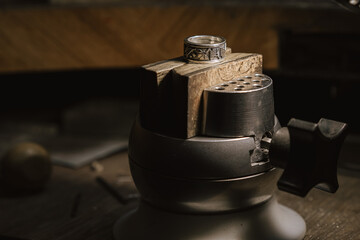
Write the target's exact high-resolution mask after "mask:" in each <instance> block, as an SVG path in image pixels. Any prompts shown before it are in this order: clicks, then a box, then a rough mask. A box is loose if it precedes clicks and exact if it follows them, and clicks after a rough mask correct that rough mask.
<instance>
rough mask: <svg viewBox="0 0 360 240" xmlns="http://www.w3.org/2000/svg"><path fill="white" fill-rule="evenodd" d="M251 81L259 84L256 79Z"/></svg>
mask: <svg viewBox="0 0 360 240" xmlns="http://www.w3.org/2000/svg"><path fill="white" fill-rule="evenodd" d="M252 81H253V82H255V83H258V82H260V80H258V79H253V80H252Z"/></svg>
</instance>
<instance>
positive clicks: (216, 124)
mask: <svg viewBox="0 0 360 240" xmlns="http://www.w3.org/2000/svg"><path fill="white" fill-rule="evenodd" d="M186 56H187V55H186V54H185V57H186ZM272 86H273V81H272V79H271V78H270V77H269V76H266V75H264V74H261V73H255V74H248V75H244V76H239V77H238V78H236V79H234V80H232V81H226V82H223V83H221V84H217V85H214V86H211V87H209V88H206V89H204V91H203V111H202V119H203V123H202V131H201V134H200V135H198V136H195V137H192V138H189V139H180V138H174V137H170V136H166V135H161V134H159V133H157V132H153V131H150V130H148V129H145V128H144V127H143V126H142V125H141V124H140V121H139V119H138V120H136V122H135V124H134V126H133V129H132V133H131V136H130V139H129V163H130V167H131V172H132V176H133V179H134V181H135V184H136V186H137V188H138V190H139V192H140V194H141V198H142V201H141V203H140V204H139V206H137V207H134V206H130V207H129V209H127V210H125V211H124V215H123V216H122V217H121V218H120V219H119V220H118V221H117V223H116V224H115V227H114V235H115V238H116V239H127V240H139V239H149V238H151V239H164V240H165V239H182V240H190V239H191V240H193V239H196V240H205V239H206V240H218V239H223V240H230V239H231V240H234V239H236V240H237V239H239V240H240V239H247V240H255V239H262V240H267V239H268V240H270V239H277V240H295V239H303V237H304V236H305V232H306V225H305V222H304V220H303V219H302V217H301V216H300V215H298V214H297V213H296V212H294V211H293V210H291V209H289V208H287V207H285V206H282V205H280V204H278V202H277V201H276V197H275V196H274V191H275V188H276V184H277V185H278V187H279V189H280V190H284V191H287V192H289V193H293V194H296V195H299V196H305V195H306V194H307V193H308V192H309V191H310V189H311V188H313V187H315V186H316V187H319V188H320V189H323V190H325V191H329V192H335V191H336V190H337V188H338V183H337V177H336V169H337V164H336V163H337V158H338V154H339V151H340V147H341V144H342V142H343V140H344V138H345V134H346V131H345V130H346V128H347V126H346V124H345V123H341V122H336V121H333V120H328V119H321V120H320V121H319V122H318V123H310V122H306V121H302V120H297V119H292V120H290V122H289V123H288V125H287V127H281V126H280V123H279V121H278V120H277V118H276V116H275V114H274V101H273V92H272ZM143 90H145V89H143ZM280 168H283V169H284V171H282V170H280ZM279 179H280V180H279Z"/></svg>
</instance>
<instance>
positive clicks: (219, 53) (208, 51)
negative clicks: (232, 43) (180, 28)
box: [184, 35, 226, 63]
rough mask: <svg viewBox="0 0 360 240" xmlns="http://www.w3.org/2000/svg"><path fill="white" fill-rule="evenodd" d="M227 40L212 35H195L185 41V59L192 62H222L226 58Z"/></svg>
mask: <svg viewBox="0 0 360 240" xmlns="http://www.w3.org/2000/svg"><path fill="white" fill-rule="evenodd" d="M225 52H226V40H225V38H223V37H218V36H211V35H195V36H191V37H187V38H185V39H184V58H185V59H187V60H188V61H190V62H197V63H212V62H220V61H221V60H222V59H223V58H224V57H225Z"/></svg>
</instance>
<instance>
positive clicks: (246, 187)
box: [130, 159, 281, 213]
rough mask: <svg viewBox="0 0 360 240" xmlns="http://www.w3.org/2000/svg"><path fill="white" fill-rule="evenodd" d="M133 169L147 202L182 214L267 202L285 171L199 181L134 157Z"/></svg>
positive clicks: (135, 179) (270, 171)
mask: <svg viewBox="0 0 360 240" xmlns="http://www.w3.org/2000/svg"><path fill="white" fill-rule="evenodd" d="M130 168H131V174H132V176H133V179H134V182H135V185H136V188H137V189H138V191H139V192H140V194H141V196H142V199H143V200H144V201H145V202H147V203H149V204H151V205H153V206H156V207H158V208H161V209H165V210H168V211H172V212H180V213H222V212H226V211H234V210H241V209H246V208H249V207H253V206H256V205H258V204H261V203H264V202H265V201H267V200H269V199H270V198H271V196H272V195H273V193H274V191H275V189H276V182H277V180H278V179H279V177H280V174H281V171H280V170H277V169H274V168H273V169H271V170H269V171H266V172H262V173H259V174H254V175H250V176H246V177H241V178H228V179H218V180H199V179H188V178H174V177H171V176H166V175H162V174H159V173H158V172H156V171H150V170H148V169H144V168H142V167H140V166H139V165H137V164H136V163H134V162H133V161H131V159H130Z"/></svg>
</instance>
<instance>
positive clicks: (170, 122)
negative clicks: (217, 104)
mask: <svg viewBox="0 0 360 240" xmlns="http://www.w3.org/2000/svg"><path fill="white" fill-rule="evenodd" d="M143 70H144V71H143V73H144V75H143V78H142V80H141V96H140V120H141V123H142V125H143V126H144V127H145V128H147V129H149V130H152V131H156V132H159V133H162V134H165V135H168V136H172V137H178V138H191V137H194V136H196V135H198V134H199V132H200V129H201V114H202V110H201V108H202V92H203V90H204V89H205V88H207V87H209V86H212V85H215V84H219V83H221V82H224V81H230V80H233V79H236V78H238V77H239V76H240V75H243V74H250V73H254V72H258V73H261V72H262V56H261V55H260V54H253V53H227V54H226V57H225V59H224V61H222V62H221V63H207V64H198V63H187V62H185V61H184V60H183V59H182V58H176V59H171V60H167V61H162V62H157V63H154V64H149V65H145V66H143Z"/></svg>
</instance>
